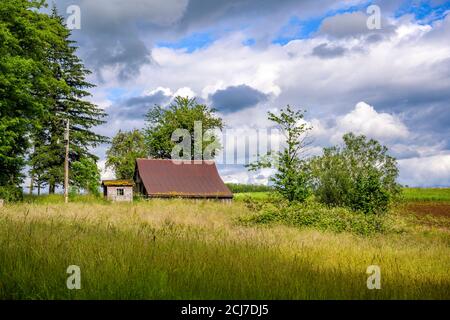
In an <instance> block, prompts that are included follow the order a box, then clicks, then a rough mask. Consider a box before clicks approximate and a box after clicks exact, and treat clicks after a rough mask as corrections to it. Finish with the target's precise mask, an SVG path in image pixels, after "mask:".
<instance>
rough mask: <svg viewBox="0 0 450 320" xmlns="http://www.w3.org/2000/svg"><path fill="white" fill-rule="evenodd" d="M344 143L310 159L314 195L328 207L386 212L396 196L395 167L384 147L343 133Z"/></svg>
mask: <svg viewBox="0 0 450 320" xmlns="http://www.w3.org/2000/svg"><path fill="white" fill-rule="evenodd" d="M343 139H344V145H343V146H342V147H339V146H335V147H331V148H325V149H324V153H323V155H322V156H320V157H316V158H314V159H313V160H312V161H311V166H310V167H311V171H312V174H313V176H314V179H313V181H314V183H313V185H314V192H315V195H316V197H317V198H318V199H319V200H320V201H321V202H323V203H325V204H327V205H330V206H345V207H348V208H351V209H352V210H355V211H361V212H364V213H382V212H386V211H387V210H388V208H389V205H390V204H391V203H392V201H393V200H394V199H395V198H396V197H397V196H398V195H399V193H400V190H401V189H400V186H399V184H398V183H397V182H396V179H397V177H398V172H399V171H398V168H397V163H396V160H395V158H393V157H391V156H390V155H389V154H388V148H387V147H385V146H383V145H381V144H380V143H379V142H378V141H376V140H374V139H370V140H368V139H367V138H366V137H365V136H363V135H361V136H356V135H354V134H353V133H348V134H346V135H344V137H343Z"/></svg>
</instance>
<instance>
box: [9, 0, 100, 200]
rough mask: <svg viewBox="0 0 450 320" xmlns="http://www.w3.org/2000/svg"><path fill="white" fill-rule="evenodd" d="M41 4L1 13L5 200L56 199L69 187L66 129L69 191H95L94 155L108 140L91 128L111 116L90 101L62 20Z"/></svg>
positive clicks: (12, 0) (16, 1) (15, 3)
mask: <svg viewBox="0 0 450 320" xmlns="http://www.w3.org/2000/svg"><path fill="white" fill-rule="evenodd" d="M43 6H44V4H43V1H27V0H2V2H1V6H0V198H3V199H6V200H10V201H12V200H18V199H19V198H20V197H21V196H22V190H21V188H20V186H21V184H22V183H23V182H24V176H25V171H24V170H25V168H29V172H28V174H29V176H30V177H31V183H30V186H29V187H30V191H31V192H32V191H33V189H37V191H38V193H40V192H41V190H42V188H44V187H48V191H49V193H54V192H55V190H56V188H57V187H58V186H61V185H62V183H63V181H64V158H65V138H64V129H65V126H66V122H67V121H69V122H70V138H71V139H70V155H69V159H70V166H71V175H70V180H71V185H72V186H74V187H77V188H81V189H86V190H90V191H92V192H96V190H97V186H98V180H99V172H98V169H97V165H96V161H97V160H98V159H97V157H96V156H94V155H93V154H92V153H91V152H90V150H91V148H93V147H96V146H97V145H98V144H100V143H103V142H106V141H107V138H106V137H103V136H100V135H98V134H95V133H94V132H93V131H92V129H93V128H94V127H95V126H97V125H100V124H102V123H103V122H104V121H103V118H104V117H105V113H104V112H103V110H101V109H100V108H99V107H97V106H96V105H95V104H93V103H90V102H89V101H87V100H86V98H87V97H89V96H90V93H89V89H91V88H92V87H94V85H93V84H91V83H89V82H88V81H87V80H86V77H87V76H88V75H89V74H90V71H89V70H87V69H86V68H85V67H84V65H83V62H82V61H81V60H80V58H78V57H77V55H76V50H77V48H76V45H75V43H74V42H73V41H71V40H70V35H71V34H70V31H69V30H68V29H67V28H66V27H65V24H64V20H63V18H62V17H60V16H59V15H58V13H57V11H56V8H53V9H52V12H51V14H45V13H42V10H41V9H43Z"/></svg>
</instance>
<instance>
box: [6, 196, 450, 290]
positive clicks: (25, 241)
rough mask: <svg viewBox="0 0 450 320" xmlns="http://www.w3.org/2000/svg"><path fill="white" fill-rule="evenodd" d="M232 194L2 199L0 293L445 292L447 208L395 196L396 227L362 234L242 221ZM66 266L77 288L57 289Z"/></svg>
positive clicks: (449, 286) (449, 232)
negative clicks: (376, 272)
mask: <svg viewBox="0 0 450 320" xmlns="http://www.w3.org/2000/svg"><path fill="white" fill-rule="evenodd" d="M447 192H448V191H447ZM258 196H260V197H264V194H259V195H258ZM239 197H241V195H239V196H238V197H237V198H238V200H237V201H234V202H233V203H232V204H222V203H217V202H190V201H183V200H153V201H148V202H146V201H139V202H135V203H132V204H112V203H107V202H103V201H95V200H94V199H90V200H89V199H84V200H85V201H83V199H73V200H74V201H73V202H72V203H70V204H68V205H65V204H63V203H61V199H60V198H59V197H50V198H48V197H42V198H39V199H36V198H34V199H31V198H29V199H28V200H27V201H25V202H24V203H22V204H15V205H7V206H5V207H3V208H0V299H450V274H449V268H450V215H449V216H445V215H444V216H417V215H415V214H413V213H411V212H410V211H409V209H408V205H407V204H402V205H399V206H398V207H397V208H395V209H394V210H393V212H392V214H391V220H392V222H393V224H395V228H393V229H392V230H391V231H389V232H387V233H384V234H375V235H372V236H368V237H367V236H365V237H363V236H358V235H355V234H352V233H345V232H344V233H333V232H324V231H318V230H315V229H309V228H295V227H289V226H286V225H282V224H269V225H248V224H242V223H241V222H240V221H241V220H242V218H245V217H247V216H250V215H252V214H253V213H252V212H251V211H250V210H249V209H248V208H247V207H246V205H245V203H244V201H239ZM69 265H77V266H79V267H80V269H81V290H68V289H67V287H66V280H67V277H68V276H69V275H68V274H67V273H66V269H67V267H68V266H69ZM369 265H378V266H380V268H381V286H382V287H381V290H368V289H367V285H366V281H367V277H368V275H367V274H366V269H367V267H368V266H369Z"/></svg>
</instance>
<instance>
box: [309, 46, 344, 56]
mask: <svg viewBox="0 0 450 320" xmlns="http://www.w3.org/2000/svg"><path fill="white" fill-rule="evenodd" d="M345 52H346V49H345V48H342V47H339V46H329V45H328V44H327V43H322V44H320V45H318V46H317V47H315V48H314V49H313V51H312V54H313V55H314V56H317V57H319V58H321V59H332V58H336V57H340V56H342V55H343V54H344V53H345Z"/></svg>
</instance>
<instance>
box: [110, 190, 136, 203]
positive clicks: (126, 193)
mask: <svg viewBox="0 0 450 320" xmlns="http://www.w3.org/2000/svg"><path fill="white" fill-rule="evenodd" d="M118 189H123V196H121V195H118V194H117V190H118ZM106 192H107V194H106V198H107V199H108V200H111V201H118V202H119V201H128V202H131V201H133V187H106Z"/></svg>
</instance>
